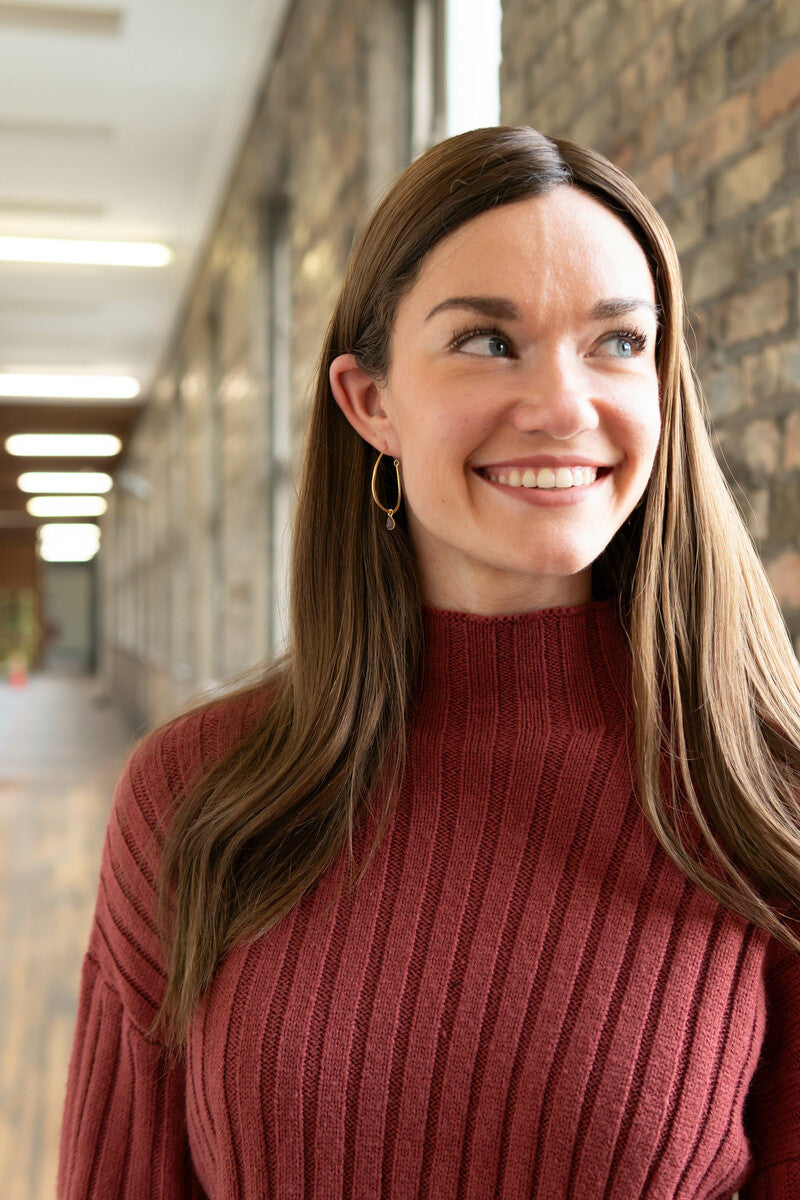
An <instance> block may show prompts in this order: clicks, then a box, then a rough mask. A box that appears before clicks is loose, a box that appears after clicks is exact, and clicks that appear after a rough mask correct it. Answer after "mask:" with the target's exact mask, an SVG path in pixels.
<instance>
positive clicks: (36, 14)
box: [0, 0, 123, 37]
mask: <svg viewBox="0 0 800 1200" xmlns="http://www.w3.org/2000/svg"><path fill="white" fill-rule="evenodd" d="M122 17H123V12H122V9H121V8H86V7H83V6H81V7H77V6H75V5H71V4H37V3H35V0H32V2H29V3H25V2H24V0H16V2H14V0H0V28H2V27H3V26H5V27H6V28H13V29H33V30H42V31H46V32H47V33H73V34H79V35H81V36H84V37H85V36H86V35H87V34H90V35H93V36H97V35H98V34H102V35H104V36H109V35H110V36H114V35H116V34H118V33H119V32H120V28H121V25H122Z"/></svg>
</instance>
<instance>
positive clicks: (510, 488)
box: [475, 467, 613, 507]
mask: <svg viewBox="0 0 800 1200" xmlns="http://www.w3.org/2000/svg"><path fill="white" fill-rule="evenodd" d="M489 470H491V473H492V474H501V473H502V474H507V472H508V468H495V467H492V468H486V467H481V468H478V469H476V472H475V473H476V474H477V475H478V477H479V478H480V479H482V480H483V481H484V483H486V484H488V486H489V487H491V488H494V489H495V490H496V491H498V492H500V493H501V494H502V495H505V496H511V497H513V498H514V499H517V500H520V501H521V502H522V503H523V504H533V505H540V506H544V507H561V506H563V505H572V504H580V503H581V501H582V500H584V499H586V498H587V497H588V496H589V495H592V496H595V495H596V494H597V491H598V489H599V488H602V487H604V486H605V480H606V479H608V478H609V477H610V476H611V475H612V473H613V467H599V468H598V470H597V478H596V479H595V480H594V481H593V482H592V483H580V484H577V483H576V484H573V485H572V486H568V487H555V486H550V487H530V486H528V487H525V486H523V485H521V484H516V485H511V484H508V483H500V482H498V481H496V480H494V479H490V478H489V475H488V471H489ZM518 470H519V468H518ZM520 474H522V471H521V470H520Z"/></svg>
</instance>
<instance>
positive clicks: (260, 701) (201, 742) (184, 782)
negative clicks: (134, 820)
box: [120, 683, 275, 829]
mask: <svg viewBox="0 0 800 1200" xmlns="http://www.w3.org/2000/svg"><path fill="white" fill-rule="evenodd" d="M274 690H275V688H274V684H273V685H269V684H266V683H261V684H255V685H251V686H249V687H247V688H246V689H242V690H239V691H236V692H233V693H231V694H228V695H224V696H218V697H215V698H214V699H212V700H208V701H205V702H203V703H201V704H199V705H197V706H195V707H194V708H193V709H191V711H189V712H186V713H183V714H180V715H178V716H176V717H173V718H172V719H171V720H169V721H167V722H166V723H165V724H163V725H161V726H160V727H159V728H157V729H155V730H153V731H151V732H150V733H148V734H146V735H145V736H144V737H142V738H141V739H140V740H139V741H138V742H137V743H136V745H135V746H134V747H133V748H132V749H131V751H130V752H129V754H128V757H127V760H126V763H125V766H124V768H123V772H122V776H121V779H120V784H121V785H124V788H125V789H126V791H127V792H128V793H130V794H131V795H132V796H133V797H136V798H137V799H138V801H139V805H140V807H141V809H142V812H143V815H144V817H145V818H146V820H147V823H148V824H149V825H150V827H151V828H153V829H155V828H156V827H157V826H158V824H159V823H160V820H161V819H162V818H163V817H164V815H166V813H167V811H168V810H169V808H170V807H171V805H172V802H173V801H174V800H176V799H178V798H179V797H180V796H181V795H182V794H184V793H185V791H186V789H187V788H189V787H191V786H192V785H193V784H194V783H196V782H197V780H198V779H200V778H201V777H202V776H203V775H204V774H206V773H207V772H208V771H210V770H211V769H212V768H213V767H214V766H215V765H216V764H217V763H219V762H220V761H221V760H222V759H224V758H225V757H226V756H227V755H228V754H229V753H230V752H231V751H233V750H235V749H236V747H237V746H238V745H240V744H241V743H242V742H243V741H244V740H245V739H246V738H247V737H248V735H249V734H250V733H251V732H252V731H253V729H254V728H255V726H256V725H257V723H258V721H259V719H260V717H261V716H263V714H264V711H265V710H266V708H267V707H268V704H269V699H270V697H271V696H272V695H273V694H274Z"/></svg>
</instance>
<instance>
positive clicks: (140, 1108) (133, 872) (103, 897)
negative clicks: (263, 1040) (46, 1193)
mask: <svg viewBox="0 0 800 1200" xmlns="http://www.w3.org/2000/svg"><path fill="white" fill-rule="evenodd" d="M185 732H188V731H184V733H185ZM186 744H187V743H186V738H185V737H181V731H180V730H176V729H175V728H174V727H173V728H172V729H171V730H168V731H166V732H162V733H159V734H157V735H154V736H153V737H151V738H150V739H148V740H147V741H145V742H144V743H143V744H142V745H140V746H139V747H138V748H137V750H136V751H135V752H134V754H133V756H132V758H131V759H130V761H129V763H128V764H127V766H126V769H125V770H124V772H123V774H122V777H121V779H120V782H119V784H118V786H117V790H116V793H115V796H114V803H113V806H112V810H111V814H110V818H109V823H108V829H107V833H106V840H105V844H104V847H103V859H102V865H101V869H100V883H99V888H98V893H97V905H96V908H95V915H94V921H93V924H92V930H91V935H90V941H89V948H88V951H87V954H86V957H85V959H84V964H83V975H82V981H81V992H80V1000H79V1005H78V1017H77V1024H76V1030H75V1040H74V1044H73V1050H72V1058H71V1061H70V1069H69V1077H68V1082H67V1095H66V1103H65V1109H64V1120H63V1126H62V1133H61V1157H60V1164H59V1177H58V1197H59V1200H145V1198H146V1200H189V1198H191V1200H195V1198H197V1197H201V1196H202V1194H203V1193H202V1191H201V1189H200V1186H199V1183H198V1182H197V1179H196V1177H195V1173H194V1171H193V1168H192V1164H191V1158H190V1154H189V1145H188V1137H187V1129H186V1102H185V1084H184V1079H185V1075H184V1068H183V1065H182V1063H181V1062H180V1061H179V1060H176V1059H174V1058H173V1059H170V1058H169V1057H168V1055H167V1052H166V1050H165V1048H164V1047H163V1046H162V1045H161V1044H160V1043H159V1042H158V1041H157V1040H156V1039H154V1038H153V1037H152V1036H151V1035H150V1032H149V1031H150V1029H151V1026H152V1023H153V1019H154V1017H155V1015H156V1013H157V1011H158V1008H159V1006H160V1003H161V999H162V997H163V995H164V987H165V980H166V976H165V970H164V959H163V951H162V947H161V941H160V938H159V935H158V925H157V917H156V913H157V903H156V882H157V878H158V865H159V856H160V847H161V844H162V842H163V821H164V815H165V813H167V812H168V811H169V808H170V806H171V804H172V799H173V795H174V794H175V792H176V790H177V789H178V788H179V787H180V786H181V782H182V778H183V777H185V773H186V772H185V770H184V769H183V768H184V767H187V766H188V765H189V764H187V763H186V762H185V748H186ZM181 759H184V761H183V762H182V761H181Z"/></svg>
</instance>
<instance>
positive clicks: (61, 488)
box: [17, 471, 114, 495]
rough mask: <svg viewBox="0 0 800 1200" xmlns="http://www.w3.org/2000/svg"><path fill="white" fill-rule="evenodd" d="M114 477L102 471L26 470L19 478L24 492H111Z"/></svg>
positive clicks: (18, 484) (74, 493)
mask: <svg viewBox="0 0 800 1200" xmlns="http://www.w3.org/2000/svg"><path fill="white" fill-rule="evenodd" d="M113 482H114V481H113V479H112V478H111V476H110V475H106V474H104V472H102V471H26V472H25V474H24V475H20V477H19V479H18V480H17V487H18V488H19V489H20V491H22V492H70V493H71V494H73V495H83V494H85V493H87V492H95V493H96V492H110V491H111V488H112V485H113Z"/></svg>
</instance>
